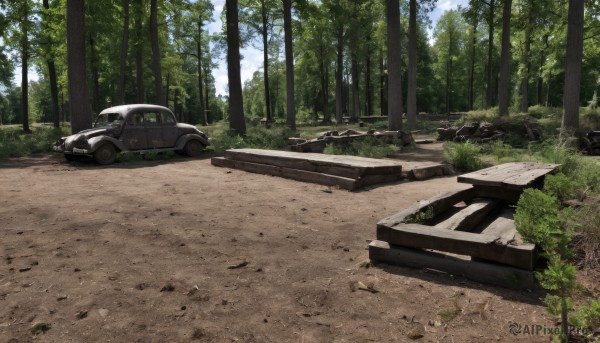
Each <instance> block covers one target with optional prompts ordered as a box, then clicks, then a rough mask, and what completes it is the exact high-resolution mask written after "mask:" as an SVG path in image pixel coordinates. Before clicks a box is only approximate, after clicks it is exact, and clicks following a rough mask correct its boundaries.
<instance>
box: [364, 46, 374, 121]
mask: <svg viewBox="0 0 600 343" xmlns="http://www.w3.org/2000/svg"><path fill="white" fill-rule="evenodd" d="M365 62H366V63H365V116H371V115H373V89H372V87H371V36H370V35H369V36H367V58H366V61H365Z"/></svg>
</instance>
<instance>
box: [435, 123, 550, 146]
mask: <svg viewBox="0 0 600 343" xmlns="http://www.w3.org/2000/svg"><path fill="white" fill-rule="evenodd" d="M437 133H438V140H439V141H455V142H464V141H467V140H470V141H473V142H476V143H486V142H490V141H495V140H498V139H502V138H503V137H504V136H505V135H506V134H508V133H511V134H513V135H516V136H517V137H520V138H523V139H524V140H528V141H539V140H541V138H542V128H541V126H540V125H539V124H538V123H537V122H536V121H535V119H533V118H527V119H526V120H524V121H511V120H502V119H499V120H496V121H494V122H493V123H488V122H485V121H482V122H473V123H470V124H466V125H463V126H462V127H460V128H458V127H457V126H454V125H451V124H450V123H449V122H446V123H444V126H442V127H439V128H438V129H437Z"/></svg>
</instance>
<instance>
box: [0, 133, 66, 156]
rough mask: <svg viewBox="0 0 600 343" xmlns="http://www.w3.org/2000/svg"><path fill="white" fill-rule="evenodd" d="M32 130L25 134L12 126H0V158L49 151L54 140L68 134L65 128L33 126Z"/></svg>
mask: <svg viewBox="0 0 600 343" xmlns="http://www.w3.org/2000/svg"><path fill="white" fill-rule="evenodd" d="M32 131H33V132H32V133H30V134H27V133H24V132H23V131H22V130H21V129H20V128H17V127H14V126H9V127H2V128H0V158H3V157H22V156H27V155H31V154H34V153H39V152H45V151H49V150H50V148H51V146H52V144H53V143H54V142H56V141H57V140H58V139H59V138H60V137H62V136H66V135H68V134H69V133H68V130H67V128H60V129H55V128H52V127H33V128H32Z"/></svg>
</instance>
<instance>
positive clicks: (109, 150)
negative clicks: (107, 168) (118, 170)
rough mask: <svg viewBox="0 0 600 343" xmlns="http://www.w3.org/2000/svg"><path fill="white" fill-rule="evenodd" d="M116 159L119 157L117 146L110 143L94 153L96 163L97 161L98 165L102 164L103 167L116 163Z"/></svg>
mask: <svg viewBox="0 0 600 343" xmlns="http://www.w3.org/2000/svg"><path fill="white" fill-rule="evenodd" d="M116 157H117V151H116V150H115V146H114V145H112V144H110V143H106V144H104V145H102V146H100V147H99V148H98V149H97V150H96V151H95V152H94V161H96V163H98V164H102V165H106V164H112V163H114V162H115V159H116Z"/></svg>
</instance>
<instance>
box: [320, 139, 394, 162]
mask: <svg viewBox="0 0 600 343" xmlns="http://www.w3.org/2000/svg"><path fill="white" fill-rule="evenodd" d="M323 152H324V153H325V154H329V155H352V156H361V157H370V158H384V157H387V156H394V155H395V154H396V153H397V152H398V146H397V145H395V144H387V143H385V142H382V141H380V140H378V139H376V138H375V137H367V138H365V139H363V140H356V141H353V142H352V143H351V144H348V145H337V144H327V146H326V147H325V150H324V151H323Z"/></svg>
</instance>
